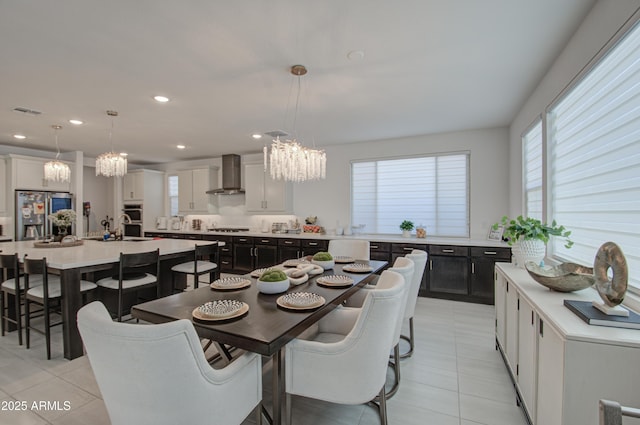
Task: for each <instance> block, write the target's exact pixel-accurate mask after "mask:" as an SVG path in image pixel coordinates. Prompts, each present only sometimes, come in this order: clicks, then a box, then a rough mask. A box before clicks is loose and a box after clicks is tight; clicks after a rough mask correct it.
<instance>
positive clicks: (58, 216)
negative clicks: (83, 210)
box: [47, 209, 76, 242]
mask: <svg viewBox="0 0 640 425" xmlns="http://www.w3.org/2000/svg"><path fill="white" fill-rule="evenodd" d="M47 218H48V219H49V221H50V222H52V223H53V224H54V225H55V226H58V236H56V237H55V241H56V242H60V241H61V240H62V239H63V238H64V237H65V236H67V230H68V229H69V227H71V225H72V224H73V223H75V221H76V212H75V211H74V210H69V209H61V210H58V211H56V212H54V213H53V214H49V215H48V216H47Z"/></svg>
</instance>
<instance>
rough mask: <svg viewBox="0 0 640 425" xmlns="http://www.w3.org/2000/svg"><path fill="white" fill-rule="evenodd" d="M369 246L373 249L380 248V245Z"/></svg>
mask: <svg viewBox="0 0 640 425" xmlns="http://www.w3.org/2000/svg"><path fill="white" fill-rule="evenodd" d="M369 248H371V249H378V245H371V246H370V247H369Z"/></svg>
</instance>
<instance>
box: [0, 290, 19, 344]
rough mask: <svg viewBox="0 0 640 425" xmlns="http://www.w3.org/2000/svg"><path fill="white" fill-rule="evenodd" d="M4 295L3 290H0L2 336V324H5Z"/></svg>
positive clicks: (2, 326)
mask: <svg viewBox="0 0 640 425" xmlns="http://www.w3.org/2000/svg"><path fill="white" fill-rule="evenodd" d="M4 297H5V294H4V291H0V313H1V314H2V316H0V328H2V336H4V326H5V311H4ZM7 301H8V300H7ZM7 314H8V313H7ZM20 345H22V344H20Z"/></svg>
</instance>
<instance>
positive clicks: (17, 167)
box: [11, 158, 74, 192]
mask: <svg viewBox="0 0 640 425" xmlns="http://www.w3.org/2000/svg"><path fill="white" fill-rule="evenodd" d="M48 161H50V160H48V159H40V158H11V173H12V180H13V183H14V185H13V187H14V189H17V190H48V191H61V192H69V191H70V190H71V185H70V183H62V182H52V181H47V180H45V179H44V164H45V163H46V162H48ZM69 166H70V167H71V172H72V173H73V172H74V167H73V164H69Z"/></svg>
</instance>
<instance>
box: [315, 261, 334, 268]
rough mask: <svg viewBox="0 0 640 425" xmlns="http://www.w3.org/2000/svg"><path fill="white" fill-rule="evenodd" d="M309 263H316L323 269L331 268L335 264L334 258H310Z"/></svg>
mask: <svg viewBox="0 0 640 425" xmlns="http://www.w3.org/2000/svg"><path fill="white" fill-rule="evenodd" d="M311 263H312V264H316V265H318V266H320V267H322V268H323V269H325V270H330V269H332V268H333V266H335V265H336V263H335V261H334V260H327V261H319V260H311Z"/></svg>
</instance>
